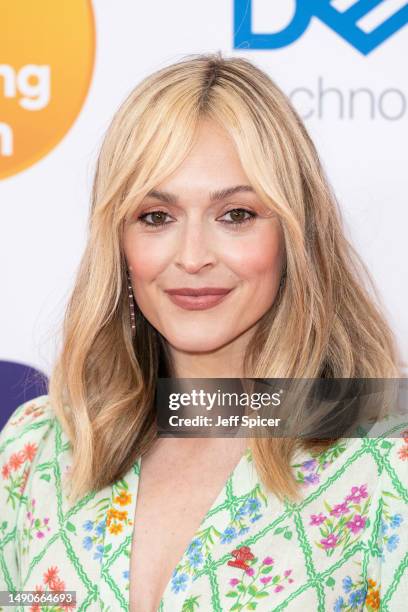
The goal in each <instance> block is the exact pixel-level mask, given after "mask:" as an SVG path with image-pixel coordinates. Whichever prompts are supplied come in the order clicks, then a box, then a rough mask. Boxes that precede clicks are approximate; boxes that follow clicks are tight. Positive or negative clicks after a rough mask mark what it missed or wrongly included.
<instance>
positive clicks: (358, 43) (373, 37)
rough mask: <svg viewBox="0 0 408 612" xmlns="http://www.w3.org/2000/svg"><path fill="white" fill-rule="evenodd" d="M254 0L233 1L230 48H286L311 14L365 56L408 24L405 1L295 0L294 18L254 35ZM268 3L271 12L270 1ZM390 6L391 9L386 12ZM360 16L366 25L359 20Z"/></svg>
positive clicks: (304, 26)
mask: <svg viewBox="0 0 408 612" xmlns="http://www.w3.org/2000/svg"><path fill="white" fill-rule="evenodd" d="M255 2H256V0H234V49H238V48H248V49H279V48H280V47H286V46H287V45H290V44H291V43H293V42H295V41H296V40H297V39H298V38H299V37H300V36H302V34H303V33H304V32H305V31H306V30H307V28H308V26H309V24H310V21H311V19H312V17H317V18H318V19H320V21H322V22H323V23H325V24H326V25H327V26H328V27H329V28H331V29H332V30H333V31H334V32H336V33H337V34H338V35H339V36H341V37H342V38H343V39H344V40H346V41H347V42H348V43H350V45H352V46H353V47H354V48H355V49H357V50H358V51H360V52H361V53H362V54H363V55H368V54H369V53H370V52H371V51H373V49H375V48H376V47H378V46H379V45H381V44H382V43H383V42H384V41H386V40H387V39H388V38H390V37H391V36H392V35H393V34H395V32H397V31H398V30H400V29H401V28H402V27H403V26H404V25H406V24H407V23H408V3H407V2H401V0H390V1H389V0H296V11H295V14H294V17H293V19H292V21H291V22H290V23H289V25H288V26H287V27H286V28H284V29H283V30H281V31H280V32H273V33H266V34H265V33H258V34H257V33H255V32H253V31H252V11H253V4H255ZM270 4H271V11H273V5H274V0H270ZM403 4H404V5H403ZM335 5H337V6H338V7H339V8H336V6H335ZM380 5H381V6H380ZM402 5H403V6H402ZM341 8H343V9H344V10H341ZM392 9H394V12H393V13H392V14H391V15H389V12H390V10H392ZM370 13H371V15H370ZM375 13H376V14H375ZM366 17H368V18H371V27H372V26H373V23H374V29H370V30H368V27H370V25H368V27H367V20H366ZM364 19H365V20H366V24H363V23H362V21H363V20H364ZM379 20H380V23H379V24H377V23H376V22H378V21H379Z"/></svg>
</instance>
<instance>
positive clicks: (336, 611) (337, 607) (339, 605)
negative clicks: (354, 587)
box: [333, 597, 344, 612]
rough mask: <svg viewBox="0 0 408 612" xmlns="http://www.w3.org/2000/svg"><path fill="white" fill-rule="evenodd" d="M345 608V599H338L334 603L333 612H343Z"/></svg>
mask: <svg viewBox="0 0 408 612" xmlns="http://www.w3.org/2000/svg"><path fill="white" fill-rule="evenodd" d="M343 606H344V599H343V597H338V598H337V599H336V601H335V602H334V607H333V612H341V611H342V609H343Z"/></svg>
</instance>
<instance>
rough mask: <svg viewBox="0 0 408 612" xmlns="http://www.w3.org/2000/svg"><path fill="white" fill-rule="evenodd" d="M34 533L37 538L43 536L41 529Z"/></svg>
mask: <svg viewBox="0 0 408 612" xmlns="http://www.w3.org/2000/svg"><path fill="white" fill-rule="evenodd" d="M36 535H37V538H38V539H39V540H41V538H43V537H44V532H43V531H37V533H36Z"/></svg>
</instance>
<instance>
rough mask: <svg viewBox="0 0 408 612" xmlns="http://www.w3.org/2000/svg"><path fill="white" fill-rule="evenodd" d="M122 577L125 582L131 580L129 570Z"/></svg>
mask: <svg viewBox="0 0 408 612" xmlns="http://www.w3.org/2000/svg"><path fill="white" fill-rule="evenodd" d="M122 575H123V577H124V579H125V580H129V570H125V571H124V572H123V574H122Z"/></svg>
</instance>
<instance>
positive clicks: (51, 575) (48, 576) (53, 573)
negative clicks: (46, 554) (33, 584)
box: [44, 565, 59, 589]
mask: <svg viewBox="0 0 408 612" xmlns="http://www.w3.org/2000/svg"><path fill="white" fill-rule="evenodd" d="M58 572H59V569H58V567H56V566H55V565H53V566H52V567H49V568H48V570H47V571H46V572H45V574H44V584H48V586H49V587H50V588H51V589H52V586H51V585H52V583H53V582H54V580H57V579H58V580H59V578H58Z"/></svg>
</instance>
